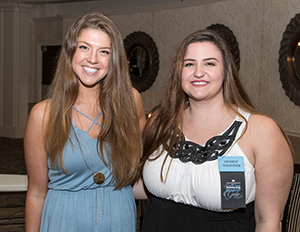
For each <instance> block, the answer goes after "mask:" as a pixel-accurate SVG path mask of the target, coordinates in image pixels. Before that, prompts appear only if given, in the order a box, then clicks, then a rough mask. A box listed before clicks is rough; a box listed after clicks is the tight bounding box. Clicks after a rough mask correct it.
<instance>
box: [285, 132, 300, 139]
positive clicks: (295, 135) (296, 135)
mask: <svg viewBox="0 0 300 232" xmlns="http://www.w3.org/2000/svg"><path fill="white" fill-rule="evenodd" d="M285 133H286V134H287V135H288V136H293V137H297V138H300V133H299V132H295V131H285Z"/></svg>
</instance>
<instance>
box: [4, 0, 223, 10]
mask: <svg viewBox="0 0 300 232" xmlns="http://www.w3.org/2000/svg"><path fill="white" fill-rule="evenodd" d="M221 1H226V0H0V5H1V4H2V3H5V4H7V3H10V4H13V3H28V4H34V5H37V4H62V3H79V2H81V3H83V2H98V4H104V5H106V6H113V7H116V6H117V7H116V8H118V7H119V6H121V7H124V6H126V7H147V6H160V5H162V6H168V5H169V6H170V7H171V6H172V5H174V4H176V5H182V6H188V5H195V4H197V5H201V4H207V3H213V2H221Z"/></svg>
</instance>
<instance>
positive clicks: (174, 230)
mask: <svg viewBox="0 0 300 232" xmlns="http://www.w3.org/2000/svg"><path fill="white" fill-rule="evenodd" d="M141 231H142V232H195V231H200V232H202V231H204V232H254V231H255V221H254V202H252V203H250V204H248V205H247V206H246V208H241V209H237V210H234V211H232V212H213V211H209V210H205V209H201V208H198V207H194V206H189V205H185V204H181V203H176V202H174V201H171V200H166V199H161V198H157V197H151V199H150V203H149V204H148V206H147V207H146V210H145V213H144V216H143V222H142V229H141Z"/></svg>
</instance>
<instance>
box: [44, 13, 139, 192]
mask: <svg viewBox="0 0 300 232" xmlns="http://www.w3.org/2000/svg"><path fill="white" fill-rule="evenodd" d="M85 29H97V30H101V31H103V32H105V33H106V34H107V35H108V36H109V38H110V43H111V44H110V45H111V53H110V61H109V70H108V73H107V76H106V77H105V78H104V79H103V80H102V81H101V82H99V84H98V85H99V103H100V106H101V109H102V111H103V123H102V128H101V131H100V134H99V135H98V145H99V147H98V153H99V156H100V157H101V159H102V160H103V161H104V158H103V152H104V150H106V152H109V155H108V162H109V163H108V165H109V166H110V167H112V171H113V177H114V180H115V183H116V184H115V186H116V189H119V188H121V187H122V186H126V185H128V184H130V183H131V182H132V181H133V180H134V178H135V175H136V168H137V164H138V161H139V159H140V157H141V153H142V142H141V132H140V128H139V123H138V117H137V112H136V106H135V102H134V96H133V92H132V85H131V81H130V77H129V71H128V63H127V57H126V53H125V50H124V46H123V40H122V37H121V34H120V32H119V30H118V28H117V26H116V25H115V23H114V22H113V21H112V19H110V18H109V17H108V16H106V15H104V14H101V13H99V12H89V13H87V14H84V15H83V16H81V17H80V18H78V19H77V20H76V21H75V22H74V23H73V25H72V26H71V27H70V29H69V30H68V32H67V34H66V37H65V40H64V43H63V45H62V50H61V52H60V56H59V59H58V64H57V69H56V73H55V76H54V80H53V83H52V84H51V86H50V90H49V93H48V98H49V101H48V102H49V104H48V112H49V114H48V118H47V124H46V130H45V136H44V143H45V147H46V149H47V151H48V153H49V156H50V161H51V164H52V165H56V166H58V165H59V164H61V166H62V169H63V170H64V171H65V172H67V170H65V168H64V164H63V149H64V146H65V145H66V143H67V141H68V140H69V132H70V129H71V127H72V126H71V117H70V113H71V109H72V106H73V104H74V103H75V101H76V99H77V97H78V92H79V81H78V78H77V77H76V74H75V72H74V71H73V68H72V59H73V56H74V54H75V51H76V47H77V41H78V37H79V36H80V33H81V32H82V31H83V30H85ZM106 144H108V145H109V150H108V149H106V146H105V145H106ZM104 162H105V161H104Z"/></svg>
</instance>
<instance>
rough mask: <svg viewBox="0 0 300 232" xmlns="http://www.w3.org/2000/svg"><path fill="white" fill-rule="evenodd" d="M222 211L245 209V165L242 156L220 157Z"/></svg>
mask: <svg viewBox="0 0 300 232" xmlns="http://www.w3.org/2000/svg"><path fill="white" fill-rule="evenodd" d="M218 163H219V171H220V177H221V203H222V209H233V208H245V207H246V203H245V195H246V192H245V177H244V172H245V165H244V159H243V157H241V156H223V157H218Z"/></svg>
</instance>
